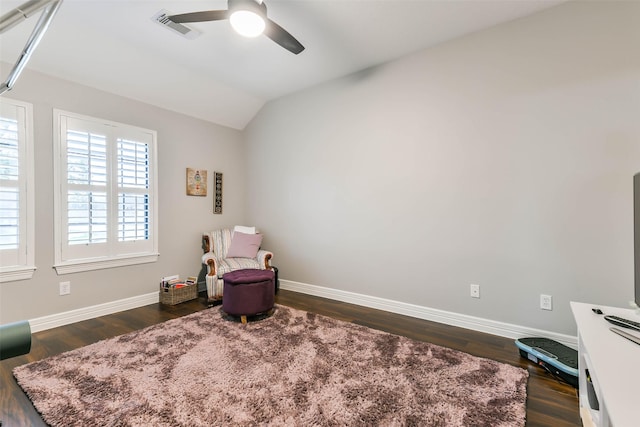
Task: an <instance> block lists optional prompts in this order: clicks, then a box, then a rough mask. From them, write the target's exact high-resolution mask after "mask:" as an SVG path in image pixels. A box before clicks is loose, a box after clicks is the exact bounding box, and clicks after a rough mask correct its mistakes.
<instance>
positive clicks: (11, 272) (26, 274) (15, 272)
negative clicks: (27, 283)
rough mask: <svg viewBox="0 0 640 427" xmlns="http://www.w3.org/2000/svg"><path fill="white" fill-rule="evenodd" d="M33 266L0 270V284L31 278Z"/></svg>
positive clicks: (34, 269) (34, 268)
mask: <svg viewBox="0 0 640 427" xmlns="http://www.w3.org/2000/svg"><path fill="white" fill-rule="evenodd" d="M34 271H36V267H35V266H24V267H14V268H7V269H4V270H0V283H4V282H15V281H17V280H28V279H31V278H32V277H33V273H34Z"/></svg>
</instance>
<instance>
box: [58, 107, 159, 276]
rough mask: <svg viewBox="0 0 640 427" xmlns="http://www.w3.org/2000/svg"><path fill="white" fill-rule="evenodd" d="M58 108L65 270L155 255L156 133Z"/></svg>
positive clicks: (127, 262) (61, 264)
mask: <svg viewBox="0 0 640 427" xmlns="http://www.w3.org/2000/svg"><path fill="white" fill-rule="evenodd" d="M54 115H55V119H56V123H57V125H56V126H57V127H58V129H59V132H58V135H59V140H58V141H57V143H56V144H55V145H56V147H57V154H56V165H57V166H56V171H57V172H56V178H57V184H56V188H58V190H57V191H56V195H57V196H59V198H58V199H57V201H56V211H57V212H58V213H59V218H58V220H57V221H56V223H57V228H56V249H57V253H56V269H57V270H58V272H75V271H85V270H91V269H97V268H105V267H110V266H120V265H130V264H137V263H142V262H152V261H155V260H156V259H157V232H156V230H157V224H156V220H155V218H156V207H155V200H156V196H155V176H156V172H155V170H156V160H155V146H156V133H155V132H154V131H150V130H146V129H140V128H136V127H133V126H129V125H124V124H121V123H114V122H108V121H104V120H100V119H95V118H91V117H86V116H80V115H78V114H73V113H68V112H63V111H59V110H56V111H55V112H54Z"/></svg>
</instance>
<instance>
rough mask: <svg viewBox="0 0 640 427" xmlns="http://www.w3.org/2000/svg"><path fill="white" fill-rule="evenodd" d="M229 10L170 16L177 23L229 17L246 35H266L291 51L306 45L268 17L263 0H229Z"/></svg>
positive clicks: (296, 52)
mask: <svg viewBox="0 0 640 427" xmlns="http://www.w3.org/2000/svg"><path fill="white" fill-rule="evenodd" d="M227 9H228V10H207V11H203V12H191V13H183V14H180V15H172V16H169V19H170V20H171V21H173V22H175V23H177V24H183V23H186V22H204V21H220V20H223V19H229V22H230V23H231V26H232V27H233V29H234V30H236V31H237V32H238V33H239V34H241V35H243V36H245V37H257V36H259V35H260V34H263V33H264V35H266V36H267V37H269V38H270V39H271V40H273V41H274V42H276V43H278V44H279V45H280V46H282V47H283V48H285V49H287V50H288V51H290V52H293V53H295V54H296V55H297V54H299V53H300V52H302V51H303V50H304V46H302V44H301V43H300V42H299V41H298V40H296V38H295V37H293V36H292V35H291V34H289V33H288V32H287V30H285V29H284V28H282V27H281V26H280V25H278V24H276V23H275V22H273V21H272V20H270V19H269V18H267V6H266V5H265V4H264V3H263V2H262V0H228V2H227Z"/></svg>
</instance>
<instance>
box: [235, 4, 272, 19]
mask: <svg viewBox="0 0 640 427" xmlns="http://www.w3.org/2000/svg"><path fill="white" fill-rule="evenodd" d="M227 9H228V10H229V16H231V15H232V14H233V12H236V11H238V10H246V11H250V12H253V13H255V14H257V15H258V16H261V17H262V19H264V20H265V21H266V20H267V5H266V4H264V3H258V2H256V1H255V0H229V1H228V2H227Z"/></svg>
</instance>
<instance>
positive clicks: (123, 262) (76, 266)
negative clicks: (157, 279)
mask: <svg viewBox="0 0 640 427" xmlns="http://www.w3.org/2000/svg"><path fill="white" fill-rule="evenodd" d="M158 256H159V254H157V253H156V254H145V255H138V256H130V257H122V258H108V259H107V258H105V259H103V258H100V259H92V260H82V261H70V262H65V263H60V264H56V265H54V266H53V268H55V269H56V273H58V275H61V274H70V273H80V272H83V271H93V270H102V269H105V268H114V267H125V266H128V265H137V264H147V263H150V262H156V261H157V260H158Z"/></svg>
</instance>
